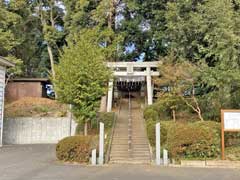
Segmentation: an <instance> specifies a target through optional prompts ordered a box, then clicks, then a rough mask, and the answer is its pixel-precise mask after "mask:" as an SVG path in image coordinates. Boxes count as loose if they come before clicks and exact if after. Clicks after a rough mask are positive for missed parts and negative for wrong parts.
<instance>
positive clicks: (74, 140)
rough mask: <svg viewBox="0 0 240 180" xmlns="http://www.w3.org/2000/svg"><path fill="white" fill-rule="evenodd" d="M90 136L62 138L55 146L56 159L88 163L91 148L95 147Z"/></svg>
mask: <svg viewBox="0 0 240 180" xmlns="http://www.w3.org/2000/svg"><path fill="white" fill-rule="evenodd" d="M94 142H95V140H94V137H92V136H70V137H66V138H64V139H62V140H61V141H59V142H58V144H57V146H56V156H57V159H58V160H61V161H65V162H78V163H88V162H89V158H90V154H91V150H92V149H95V148H96V144H95V143H94Z"/></svg>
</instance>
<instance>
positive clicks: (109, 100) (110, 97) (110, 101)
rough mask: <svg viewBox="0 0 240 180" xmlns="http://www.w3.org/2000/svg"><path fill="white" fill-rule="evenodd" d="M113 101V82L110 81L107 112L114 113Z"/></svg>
mask: <svg viewBox="0 0 240 180" xmlns="http://www.w3.org/2000/svg"><path fill="white" fill-rule="evenodd" d="M112 100H113V80H110V81H109V82H108V96H107V112H111V111H112Z"/></svg>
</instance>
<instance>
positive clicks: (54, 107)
mask: <svg viewBox="0 0 240 180" xmlns="http://www.w3.org/2000/svg"><path fill="white" fill-rule="evenodd" d="M66 115H67V105H64V104H61V103H59V102H57V101H55V100H51V99H47V98H32V97H26V98H22V99H20V100H17V101H14V102H12V103H10V104H6V105H5V117H64V116H66Z"/></svg>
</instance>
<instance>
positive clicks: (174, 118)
mask: <svg viewBox="0 0 240 180" xmlns="http://www.w3.org/2000/svg"><path fill="white" fill-rule="evenodd" d="M172 116H173V121H174V122H176V111H175V110H174V109H173V110H172Z"/></svg>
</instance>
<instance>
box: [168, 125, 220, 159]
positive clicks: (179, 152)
mask: <svg viewBox="0 0 240 180" xmlns="http://www.w3.org/2000/svg"><path fill="white" fill-rule="evenodd" d="M213 123H214V122H213ZM209 124H210V123H209V122H206V123H204V122H202V123H199V122H197V123H187V124H182V123H175V124H174V125H173V126H172V127H171V128H170V129H169V131H168V137H167V144H166V146H167V149H168V150H169V153H170V155H171V156H172V157H175V158H216V157H218V156H219V155H220V125H219V123H215V124H211V125H210V126H209Z"/></svg>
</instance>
